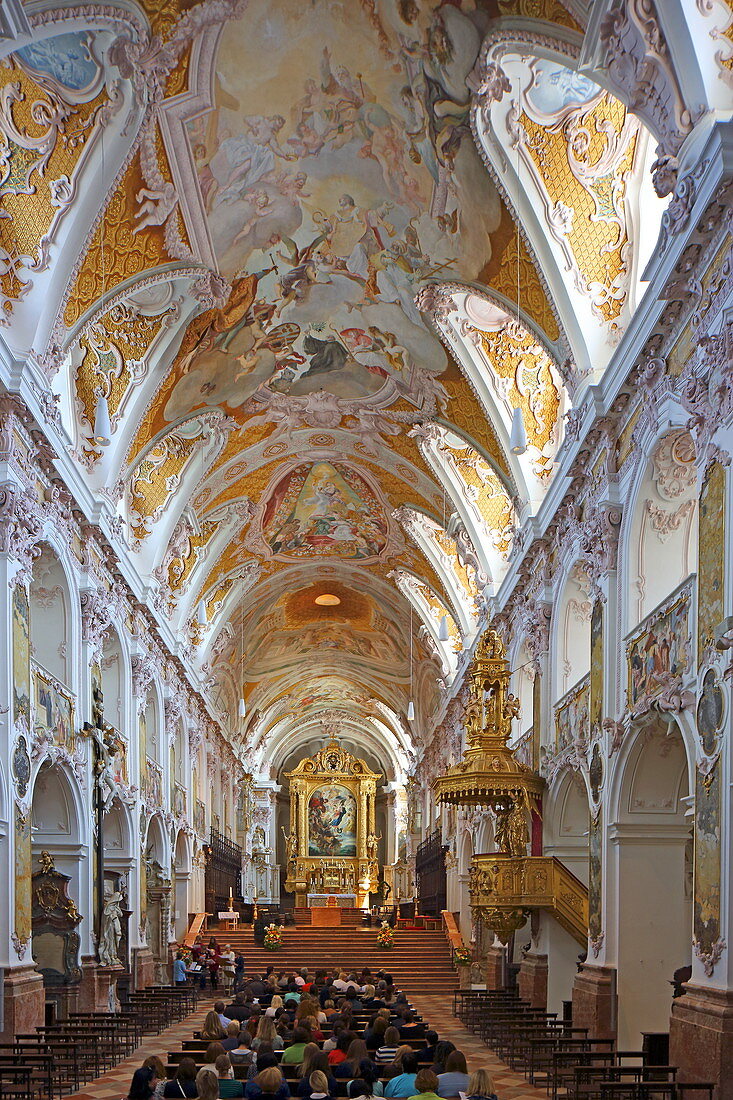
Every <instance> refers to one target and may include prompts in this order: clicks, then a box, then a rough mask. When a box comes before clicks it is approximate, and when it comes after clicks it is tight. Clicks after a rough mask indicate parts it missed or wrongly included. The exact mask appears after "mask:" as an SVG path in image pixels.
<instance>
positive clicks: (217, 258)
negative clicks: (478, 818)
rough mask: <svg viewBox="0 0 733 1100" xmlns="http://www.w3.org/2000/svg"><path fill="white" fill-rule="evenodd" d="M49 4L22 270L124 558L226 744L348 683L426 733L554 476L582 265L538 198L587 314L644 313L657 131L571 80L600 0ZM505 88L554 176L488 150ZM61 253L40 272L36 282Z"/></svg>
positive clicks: (10, 132) (13, 248) (19, 148)
mask: <svg viewBox="0 0 733 1100" xmlns="http://www.w3.org/2000/svg"><path fill="white" fill-rule="evenodd" d="M36 7H38V11H39V13H40V14H37V15H34V19H35V21H36V22H35V23H34V27H35V28H36V31H35V32H34V36H32V41H31V42H30V44H29V45H26V46H24V47H23V49H21V50H17V51H16V52H15V53H10V54H9V55H8V57H7V59H6V62H5V64H4V68H3V69H2V72H3V73H4V75H3V76H2V77H1V78H0V87H1V88H2V90H3V96H0V100H1V102H0V135H1V136H2V141H3V143H4V144H3V148H4V159H3V160H2V165H1V166H0V167H1V171H2V172H3V173H4V177H2V176H0V194H1V195H2V198H3V204H4V209H5V208H7V209H8V210H9V211H10V214H11V215H12V216H11V217H8V218H3V219H2V220H1V221H0V248H2V249H4V254H5V256H6V257H8V258H9V259H8V260H7V262H6V263H5V270H2V269H0V292H1V293H2V295H3V298H2V304H3V308H4V309H5V312H6V313H11V312H13V311H15V312H14V316H15V317H17V318H18V319H19V324H20V322H21V321H22V324H23V325H25V326H26V327H30V326H31V322H32V320H33V316H32V315H33V311H34V310H35V314H36V316H37V317H38V318H41V319H42V325H41V321H39V322H38V323H39V330H38V332H39V333H40V332H41V328H42V327H43V326H45V328H43V332H44V333H45V337H44V338H43V339H42V337H41V336H40V335H37V337H35V339H36V343H37V351H38V359H39V362H43V363H45V364H46V365H47V369H48V372H49V378H51V379H52V385H53V394H52V397H51V398H50V400H51V401H52V402H53V403H55V415H57V416H58V418H59V421H60V422H61V423H62V425H63V429H64V432H65V433H66V438H68V440H70V441H71V442H70V444H69V451H70V454H71V455H72V457H73V459H74V460H75V461H76V462H77V463H78V464H79V467H80V469H81V471H82V476H84V477H85V478H86V480H87V484H88V486H89V492H90V493H91V494H92V495H93V496H94V497H95V500H96V501H97V503H98V506H99V508H100V510H102V511H104V512H105V515H107V514H109V516H108V518H109V522H108V530H109V531H110V533H111V534H110V537H113V538H114V539H115V540H116V542H115V547H116V550H117V551H118V552H119V553H120V554H122V555H126V556H127V559H128V562H129V568H130V570H131V571H132V572H134V573H136V574H137V575H138V576H139V578H140V581H141V587H142V589H143V590H144V591H145V593H149V601H150V604H151V607H153V608H154V609H155V612H156V614H158V615H160V616H163V617H164V618H165V620H166V624H167V627H168V628H169V630H170V635H171V637H172V638H174V639H175V640H176V644H177V645H178V651H179V655H180V656H181V659H182V660H183V661H184V662H185V665H186V667H187V669H188V671H189V673H190V675H191V677H192V678H193V680H194V681H196V682H198V683H199V684H200V685H203V686H204V687H205V688H206V690H207V691H209V693H210V698H211V700H212V705H213V707H214V710H215V711H216V713H217V714H218V715H219V716H220V718H221V720H222V722H223V724H224V725H225V727H226V729H227V732H228V733H229V735H230V736H231V737H232V739H233V740H235V741H241V742H243V744H244V745H245V746H246V747H248V748H249V749H250V750H251V751H253V752H254V751H255V749H256V751H257V752H262V751H264V749H263V746H265V745H266V743H267V738H268V737H269V736H270V732H271V731H273V730H283V729H285V725H284V724H283V723H286V724H287V723H290V725H288V729H290V730H291V733H292V729H291V726H292V723H296V725H297V720H298V716H299V715H300V716H301V717H302V718H303V720H304V721H305V718H306V717H307V718H308V721H311V720H313V721H315V720H316V718H317V715H318V714H319V713H320V712H321V711H333V710H334V708H345V711H346V712H348V713H349V714H350V715H351V716H352V718H353V720H354V722H356V723H357V724H359V723H362V724H363V725H364V723H368V718H369V715H370V714H371V715H372V716H373V715H374V714H375V713H376V712H378V713H379V715H380V718H379V721H380V722H381V723H382V725H383V728H384V730H387V731H388V736H389V737H393V738H394V739H395V744H399V745H400V746H401V748H400V752H402V753H409V752H412V748H411V747H410V746H412V747H413V748H414V745H415V744H417V743H418V742H419V741H420V740H421V738H422V737H424V736H426V735H427V730H428V725H429V723H430V721H431V716H434V715H436V714H437V712H438V710H439V708H440V706H441V702H442V700H444V698H445V697H446V694H447V693H448V692H449V690H450V688H451V685H452V683H453V679H454V677H455V676H456V675H457V674H458V670H459V666H460V664H461V661H462V660H463V659H464V657H465V655H466V651H467V650H470V648H471V646H472V644H473V642H474V640H475V637H476V634H477V632H478V631H480V629H481V627H482V623H483V621H484V618H485V616H486V614H487V610H488V604H489V601H490V599H491V596H492V594H493V593H494V592H495V591H496V590H497V587H498V586H499V584H500V583H501V580H502V578H503V576H504V575H505V573H506V572H507V570H508V569H509V567H510V562H511V554H512V546H513V542H514V538H515V525H516V524H517V522H518V516H519V515H520V514H523V515H524V514H531V513H532V512H534V511H536V509H537V507H538V506H539V504H540V503H541V500H542V498H543V495H544V494H545V493H546V492H547V489H548V487H549V485H550V484H551V481H552V477H553V472H554V468H555V459H556V454H557V451H558V448H559V447H560V446H561V444H562V435H563V428H562V424H563V416H564V414H565V413H566V411H567V410H568V408H569V407H570V406H571V404H572V386H571V384H570V383H571V382H574V380H576V379H577V377H578V376H579V373H581V372H575V363H574V359H573V356H574V353H575V345H574V343H573V338H572V331H571V329H572V323H573V318H572V317H570V316H568V315H567V313H566V312H564V308H565V305H566V303H567V300H568V293H569V292H568V289H567V283H568V278H569V277H568V276H567V275H566V274H562V273H559V268H558V269H557V270H555V269H554V268H551V265H548V263H547V262H546V258H547V256H549V255H550V252H549V251H548V250H549V248H550V244H548V242H551V240H552V234H551V231H550V228H547V230H546V232H545V236H544V237H542V236H541V235H540V233H539V231H536V227H534V226H533V225H530V226H529V229H527V225H525V220H526V219H521V220H522V225H521V227H520V226H519V225H518V222H517V211H518V209H519V207H518V205H517V204H519V203H521V202H522V201H524V199H525V198H526V197H527V196H528V197H529V198H528V201H529V202H530V203H532V204H533V205H534V206H535V207H537V208H538V209H539V207H540V205H541V204H540V203H539V202H538V201H537V195H538V194H540V192H541V193H542V195H549V196H550V197H551V200H552V202H553V203H554V207H553V209H554V208H555V207H557V208H558V209H559V207H558V203H562V204H565V207H567V209H568V210H569V209H571V208H572V211H573V215H572V219H571V218H570V216H569V215H568V217H567V218H566V228H567V232H566V233H565V236H564V238H563V246H564V247H565V249H566V252H567V254H568V256H569V257H570V259H571V260H572V265H574V266H573V275H572V277H573V278H576V282H577V279H578V278H580V276H582V278H583V279H584V280H585V282H586V283H587V284H588V285H591V286H592V294H593V295H594V297H593V301H594V302H596V303H597V304H598V307H597V313H598V314H599V318H598V324H599V325H606V327H608V325H609V324H610V323H611V322H613V324H614V325H616V326H618V327H619V328H620V327H622V326H623V324H624V323H625V316H626V315H625V313H624V309H623V308H622V306H624V307H625V301H626V299H625V298H623V299H622V297H620V295H621V293H622V292H623V294H626V293H627V289H628V287H627V284H628V273H629V272H630V271H631V270H632V268H633V267H634V261H635V257H634V256H633V255H632V251H631V244H630V234H629V232H628V226H629V224H630V222H629V220H628V211H627V200H628V199H629V196H630V195H631V192H632V190H633V188H632V183H633V178H635V177H634V171H635V170H636V161H637V160H638V155H637V144H638V142H639V141H640V140H641V136H642V129H641V127H640V126H639V124H638V123H636V122H635V121H634V120H632V119H631V118H630V116H628V115H627V114H626V112H625V111H624V109H623V108H622V107H621V105H620V104H619V103H618V102H617V101H616V100H614V99H613V97H612V96H611V95H610V94H608V93H606V92H603V91H601V89H600V88H599V87H598V86H597V85H595V84H593V83H592V81H590V80H589V79H588V78H587V77H586V76H584V75H579V74H578V73H576V72H575V71H574V67H575V64H576V55H577V54H578V53H579V50H580V44H581V41H582V33H583V27H582V25H581V24H582V22H583V20H584V12H585V11H586V5H585V4H584V3H582V2H580V0H568V2H567V3H561V2H560V0H328V2H326V0H310V2H308V3H304V2H303V0H279V2H278V3H277V4H273V3H272V2H271V0H248V2H247V3H246V5H245V4H244V3H243V2H242V0H216V2H214V0H201V3H194V2H191V0H185V2H184V0H167V2H166V3H165V4H163V5H161V4H158V3H155V2H154V0H150V2H149V3H145V2H142V3H141V4H140V6H139V7H138V6H137V5H135V4H131V5H129V7H130V14H129V20H130V23H129V26H127V25H126V24H125V19H127V18H128V17H127V16H125V18H124V19H123V18H122V16H120V18H119V20H117V22H115V23H114V26H113V25H112V24H111V23H109V21H106V16H104V17H103V15H100V16H99V20H100V25H99V26H97V25H96V24H94V22H93V21H92V23H90V26H89V28H87V29H83V30H79V29H78V26H79V22H78V21H77V22H76V23H74V24H73V27H74V29H73V30H71V29H70V27H69V26H68V25H67V20H66V18H65V17H62V15H61V14H60V13H59V12H57V11H55V10H54V9H53V8H51V7H50V6H49V7H47V8H46V7H44V5H43V4H41V5H36ZM133 8H134V13H133V11H132V9H133ZM34 10H35V9H34ZM95 10H96V9H95ZM91 11H92V9H91V8H90V12H91ZM75 18H76V17H75ZM90 18H91V17H90ZM81 19H82V16H81V15H79V20H81ZM57 24H58V25H57ZM38 28H40V30H38ZM515 30H517V33H520V34H525V37H526V36H527V35H528V37H527V38H526V40H527V41H530V42H534V41H540V40H541V41H542V42H543V43H544V45H543V49H542V51H541V52H542V58H538V57H534V56H532V47H531V46H527V47H526V49H525V50H524V53H521V51H520V52H518V51H517V48H516V44H515V43H514V41H513V40H512V34H514V32H515ZM504 33H506V35H507V41H508V43H509V45H508V46H507V49H508V51H509V53H508V54H507V56H509V57H510V62H511V63H509V62H508V63H507V73H508V74H509V75H508V76H505V77H504V78H503V80H499V82H498V85H497V87H498V93H497V98H496V100H495V101H492V102H491V103H490V104H489V106H488V107H486V104H485V99H486V95H485V83H486V81H485V71H484V69H482V65H484V63H485V61H486V58H487V56H488V55H487V50H489V49H494V48H496V47H495V44H496V42H497V41H498V38H497V36H500V35H501V34H504ZM510 40H511V41H510ZM550 58H552V60H551V59H550ZM33 104H41V106H40V107H39V108H38V110H37V111H36V114H35V116H34V114H33V112H34V110H36V108H34V107H33ZM497 105H498V106H497ZM498 107H501V111H502V112H504V113H505V114H511V119H512V120H513V123H514V124H515V126H516V127H518V130H517V133H519V135H520V137H521V142H520V144H521V149H520V150H519V152H520V154H521V156H522V157H523V158H524V161H523V163H524V164H525V165H526V170H527V171H528V172H529V171H530V170H531V171H532V172H533V177H532V178H533V180H534V182H535V184H536V190H535V192H533V193H530V191H529V189H528V188H525V182H526V181H520V183H521V187H519V186H518V187H515V188H514V189H512V188H507V186H506V180H505V179H504V180H503V179H502V177H501V172H500V171H497V168H496V165H497V163H500V162H501V163H503V165H504V168H505V169H506V170H507V171H508V170H509V166H510V164H513V163H514V160H516V157H515V156H514V150H513V148H512V149H511V150H509V147H508V145H507V144H506V132H508V131H506V125H505V120H504V115H503V114H502V115H501V118H499V116H498V115H497V123H496V128H495V132H492V130H491V127H490V126H489V127H488V128H487V127H486V126H484V125H483V122H486V121H487V120H488V121H491V120H492V119H493V118H494V115H493V114H492V112H493V111H495V110H498ZM481 112H484V113H483V114H481ZM512 112H513V114H512ZM479 118H480V119H481V120H483V122H482V125H481V126H479V125H478V122H477V119H479ZM100 122H101V123H103V125H100ZM500 124H501V125H500ZM502 127H504V128H503V129H502ZM101 131H104V148H102V147H101V146H100V133H101ZM492 141H493V145H492V144H491V142H492ZM502 157H503V158H504V159H503V161H502V160H501V158H502ZM512 157H514V160H512ZM92 173H96V174H92ZM507 178H508V177H507ZM525 191H526V194H525ZM543 201H544V200H543ZM548 201H550V200H548ZM95 202H97V204H98V205H97V207H96V209H95V207H94V204H95ZM77 211H80V212H78V213H77ZM74 218H76V219H77V220H76V221H74V220H73V219H74ZM64 219H67V221H68V225H69V226H70V227H71V228H73V229H74V234H72V233H71V232H70V233H69V240H70V242H72V243H70V244H69V245H68V248H67V246H66V245H65V244H64V239H62V237H58V240H59V241H60V242H61V243H59V244H58V247H57V253H52V252H49V248H50V242H52V238H53V234H54V233H60V232H61V230H60V229H59V228H58V227H59V226H61V228H62V229H63V226H64V224H65V223H64ZM573 219H574V220H573ZM571 222H572V226H571ZM527 224H529V221H527ZM588 226H590V227H591V228H590V230H588ZM53 240H54V241H55V240H56V238H53ZM62 246H63V247H62ZM54 247H56V245H54ZM64 248H67V251H66V252H64ZM61 254H63V257H64V261H63V263H61V260H59V259H57V255H61ZM48 255H53V257H54V258H56V262H57V264H58V267H59V271H60V272H61V276H60V277H59V279H58V280H57V283H58V286H56V287H55V288H54V291H53V294H51V292H50V291H49V289H48V284H43V283H38V286H37V287H36V286H34V284H33V283H32V281H30V276H29V275H28V272H30V271H31V268H33V266H34V265H36V266H37V267H40V265H42V264H44V263H46V261H47V256H48ZM21 259H22V260H23V262H22V263H21V262H20V261H21ZM0 267H1V265H0ZM576 272H579V273H580V275H578V276H577V277H576V274H575V273H576ZM24 279H25V280H26V282H24V281H23V280H24ZM614 287H615V288H616V290H618V293H616V291H615V290H614ZM619 288H621V290H619ZM34 294H37V295H38V297H37V298H35V299H34V298H33V295H34ZM43 295H45V296H46V297H47V298H48V301H46V300H45V299H44V298H43ZM54 295H55V297H54ZM54 318H55V319H54ZM569 326H570V327H569ZM21 327H22V326H21ZM18 331H19V330H18ZM569 333H570V336H569V335H568V334H569ZM44 339H45V343H44ZM44 357H45V358H44ZM574 372H575V373H574ZM100 398H104V399H106V402H107V407H108V410H109V417H110V431H109V436H110V439H109V443H108V444H107V442H106V441H105V440H103V441H102V442H100V440H99V439H98V438H96V439H95V435H96V434H97V433H95V431H94V424H95V417H96V410H97V407H98V403H99V401H100ZM515 410H519V415H520V419H521V422H522V425H523V428H524V431H525V433H526V437H527V446H526V452H525V451H524V450H521V449H520V450H519V451H516V449H515V453H512V451H511V448H510V446H509V444H510V428H511V423H512V417H513V415H514V412H515ZM146 598H148V597H147V596H146ZM324 599H325V602H324ZM446 635H447V640H446V637H445V636H446ZM410 655H412V663H411V661H410ZM240 697H243V698H244V699H245V700H246V711H247V714H246V718H245V719H244V720H243V721H241V722H240V721H238V720H237V719H236V718H235V717H234V716H235V715H236V714H237V712H238V709H239V708H238V700H239V698H240ZM411 699H413V701H414V702H415V707H416V711H417V718H416V720H415V721H414V722H413V723H412V724H410V723H409V722H408V720H407V711H408V703H409V701H410V700H411ZM286 716H287V719H286ZM375 728H376V727H373V726H368V724H367V725H364V729H365V731H367V732H368V731H369V730H371V733H369V736H370V737H371V736H372V735H374V736H375V737H377V736H378V734H377V733H375ZM380 728H381V727H380ZM273 736H275V734H273ZM277 736H279V734H277ZM312 736H313V729H312V726H311V727H309V732H308V737H311V738H312ZM365 736H366V734H365ZM385 736H387V734H385Z"/></svg>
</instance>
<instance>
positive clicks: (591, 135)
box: [515, 61, 639, 328]
mask: <svg viewBox="0 0 733 1100" xmlns="http://www.w3.org/2000/svg"><path fill="white" fill-rule="evenodd" d="M530 67H531V70H532V81H531V83H530V85H529V86H528V88H527V89H526V90H525V91H524V93H523V95H522V100H521V113H520V115H519V118H518V120H517V122H516V130H515V137H516V139H517V140H518V143H519V148H520V150H521V151H522V153H523V155H524V157H525V159H526V162H527V164H528V165H530V166H531V169H532V171H533V172H534V174H535V176H536V178H537V182H538V184H539V186H540V188H541V191H542V193H543V194H544V195H545V196H546V218H547V224H548V228H549V231H550V233H551V234H552V236H553V237H554V239H555V240H556V241H557V243H558V244H559V245H560V247H561V249H562V251H563V254H564V255H565V259H566V264H567V271H568V272H569V273H571V274H572V277H573V280H574V283H575V287H576V289H577V290H578V291H579V292H580V293H582V294H585V295H587V296H588V297H589V298H590V300H591V303H592V307H593V311H594V313H595V314H596V316H597V317H598V319H599V320H601V321H603V322H604V323H606V324H608V325H609V326H610V327H612V328H616V327H617V326H618V318H619V316H620V314H621V310H622V309H623V306H624V303H625V301H626V298H627V294H628V283H629V274H630V266H629V265H630V259H631V245H630V241H629V229H628V219H627V213H626V205H625V200H626V190H627V186H628V180H629V177H630V174H631V172H632V169H633V167H634V154H635V150H636V142H637V136H638V132H639V123H638V122H637V121H636V119H635V118H633V116H632V115H630V114H629V113H628V112H627V110H626V108H625V107H624V106H623V104H622V103H620V102H619V101H618V100H616V99H614V98H613V97H612V96H610V95H609V94H608V93H605V92H603V90H602V89H601V88H599V87H598V86H597V85H595V84H593V82H592V81H590V80H588V79H587V78H586V77H583V76H580V75H579V74H574V73H572V72H571V71H570V70H568V69H563V68H562V67H561V66H559V65H552V64H550V63H549V62H543V61H536V62H533V63H532V65H531V66H530ZM561 77H562V78H563V79H561Z"/></svg>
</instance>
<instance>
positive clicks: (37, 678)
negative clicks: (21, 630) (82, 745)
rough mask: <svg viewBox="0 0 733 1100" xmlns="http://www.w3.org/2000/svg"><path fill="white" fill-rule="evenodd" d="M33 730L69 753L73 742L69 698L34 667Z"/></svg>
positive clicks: (72, 716) (72, 718)
mask: <svg viewBox="0 0 733 1100" xmlns="http://www.w3.org/2000/svg"><path fill="white" fill-rule="evenodd" d="M33 728H34V730H35V731H36V732H37V733H41V734H42V735H43V736H44V737H46V738H47V739H48V740H50V741H53V743H54V744H56V745H62V746H63V747H64V748H65V749H67V751H68V752H73V750H74V742H75V739H76V731H75V729H74V702H73V698H72V696H71V694H70V693H69V692H68V691H67V690H66V688H65V687H64V686H63V685H62V684H60V683H59V681H58V680H56V679H54V677H53V676H51V675H50V674H49V673H48V672H45V671H44V670H43V669H41V668H39V667H38V666H37V665H34V667H33Z"/></svg>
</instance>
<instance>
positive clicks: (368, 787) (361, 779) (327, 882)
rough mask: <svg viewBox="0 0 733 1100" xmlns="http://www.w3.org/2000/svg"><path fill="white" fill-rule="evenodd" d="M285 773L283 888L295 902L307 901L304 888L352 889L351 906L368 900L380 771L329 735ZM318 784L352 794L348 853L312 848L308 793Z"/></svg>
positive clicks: (374, 865)
mask: <svg viewBox="0 0 733 1100" xmlns="http://www.w3.org/2000/svg"><path fill="white" fill-rule="evenodd" d="M285 778H286V779H288V780H289V781H290V833H289V835H287V834H286V845H287V854H286V859H287V878H286V882H285V889H286V890H287V891H288V892H290V893H292V892H294V893H295V896H296V897H295V904H296V906H305V905H307V903H308V901H307V899H308V894H309V893H342V894H354V895H355V896H356V905H357V907H359V908H364V907H365V906H367V905H368V904H369V892H370V891H372V890H376V889H377V886H378V882H379V863H378V860H377V844H378V841H379V837H377V835H376V825H375V802H376V796H377V783H378V781H379V780H380V779H381V778H382V775H381V772H373V771H372V770H371V768H370V767H369V766H368V764H366V762H365V761H364V760H359V759H358V758H357V757H355V756H352V755H351V753H348V752H346V751H345V750H344V749H342V748H341V746H340V745H339V743H338V741H335V740H332V741H329V742H328V744H327V745H325V746H324V748H322V749H321V750H319V752H317V753H315V755H314V756H311V757H307V758H306V759H304V760H301V761H300V763H299V764H298V765H297V767H296V768H294V769H293V771H291V772H287V773H286V776H285ZM324 787H328V788H336V789H338V788H341V789H345V792H348V793H349V794H350V795H351V796H352V798H353V802H354V806H355V810H356V821H355V828H354V843H353V848H354V854H353V855H351V854H349V855H344V854H341V853H333V854H329V853H326V852H322V853H318V854H316V853H315V852H313V851H312V847H313V845H312V844H311V840H312V838H311V822H312V817H311V815H310V813H309V809H310V808H311V800H312V798H313V796H314V794H316V793H317V792H319V791H320V790H321V789H322V788H324ZM337 797H338V796H337ZM343 801H344V803H345V802H346V799H344V800H343Z"/></svg>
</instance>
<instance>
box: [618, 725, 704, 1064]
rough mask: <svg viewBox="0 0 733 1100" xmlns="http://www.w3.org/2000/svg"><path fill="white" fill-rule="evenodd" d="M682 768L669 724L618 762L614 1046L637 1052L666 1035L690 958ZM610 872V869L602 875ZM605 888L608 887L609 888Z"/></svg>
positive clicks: (651, 730)
mask: <svg viewBox="0 0 733 1100" xmlns="http://www.w3.org/2000/svg"><path fill="white" fill-rule="evenodd" d="M689 793H690V784H689V767H688V761H687V753H686V751H685V744H684V741H683V739H682V736H681V734H680V732H679V730H678V728H677V726H676V725H673V724H668V723H667V722H664V721H662V720H661V719H659V720H656V721H653V722H652V723H651V724H650V725H648V726H646V727H645V728H644V729H643V730H641V731H640V732H639V733H638V734H637V736H636V738H635V739H634V740H633V742H632V744H631V747H630V749H629V751H628V755H627V757H626V760H625V761H622V770H621V777H620V790H619V797H618V809H617V813H616V814H614V816H613V818H612V820H613V821H615V824H614V825H612V826H611V829H610V834H609V840H610V853H611V856H612V857H613V856H614V855H615V864H616V867H615V874H609V884H610V883H612V882H614V881H615V883H616V891H617V897H616V905H615V907H614V908H615V911H616V914H617V915H616V921H617V937H618V939H617V950H618V1044H619V1048H620V1049H622V1050H638V1049H639V1043H640V1042H641V1032H642V1031H656V1032H666V1031H668V1030H669V1014H670V1005H671V987H670V984H669V983H670V980H671V978H672V974H673V973H674V971H675V970H676V969H677V968H678V967H680V966H686V965H688V964H689V963H690V961H691V954H692V947H691V944H692V881H691V875H690V868H691V847H692V822H691V820H690V819H689V818H688V817H687V816H686V812H685V811H686V806H685V802H684V801H683V800H684V799H686V798H687V797H688V796H689ZM609 871H611V868H609ZM610 888H611V886H610V885H609V889H610Z"/></svg>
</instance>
